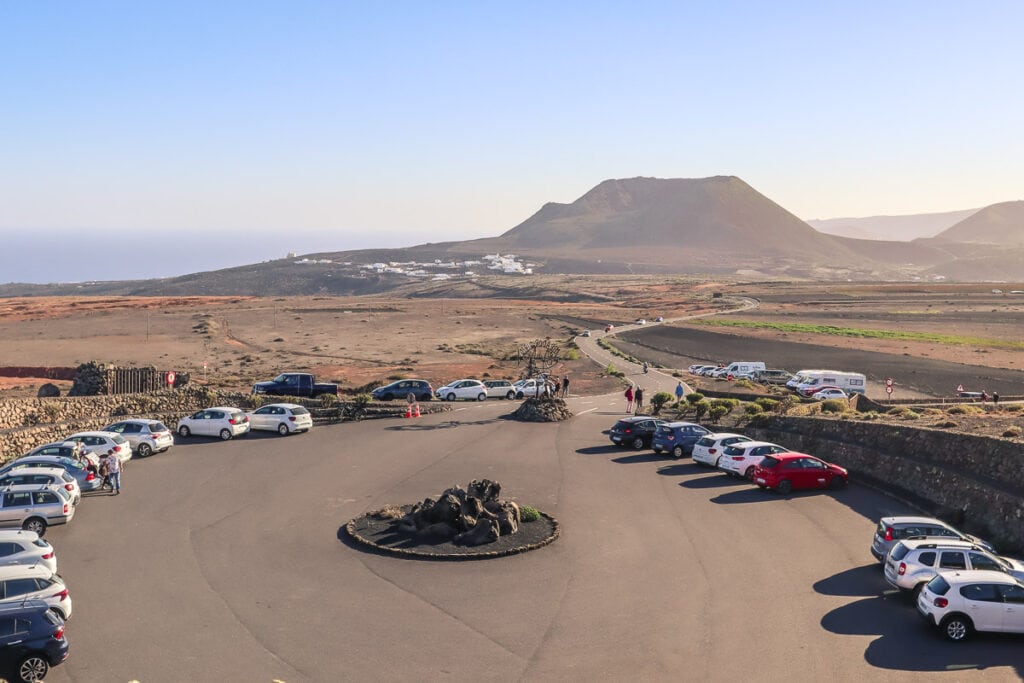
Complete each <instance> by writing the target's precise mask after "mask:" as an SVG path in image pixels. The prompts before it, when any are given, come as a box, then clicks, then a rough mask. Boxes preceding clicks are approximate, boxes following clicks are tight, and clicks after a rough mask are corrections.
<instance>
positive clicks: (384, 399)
mask: <svg viewBox="0 0 1024 683" xmlns="http://www.w3.org/2000/svg"><path fill="white" fill-rule="evenodd" d="M394 398H395V397H394V396H392V395H391V394H384V395H383V396H381V397H380V400H382V401H390V400H392V399H394Z"/></svg>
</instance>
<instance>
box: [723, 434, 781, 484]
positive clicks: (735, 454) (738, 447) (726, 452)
mask: <svg viewBox="0 0 1024 683" xmlns="http://www.w3.org/2000/svg"><path fill="white" fill-rule="evenodd" d="M788 452H789V449H788V448H785V447H783V446H780V445H778V444H776V443H769V442H767V441H745V442H743V443H734V444H731V445H728V446H726V447H725V448H724V449H722V457H721V458H720V459H719V460H718V469H720V470H722V471H723V472H725V473H727V474H731V475H733V476H734V477H744V478H746V479H750V478H752V477H753V475H754V467H756V466H757V465H760V464H761V461H762V460H764V458H765V456H766V455H774V454H776V453H788Z"/></svg>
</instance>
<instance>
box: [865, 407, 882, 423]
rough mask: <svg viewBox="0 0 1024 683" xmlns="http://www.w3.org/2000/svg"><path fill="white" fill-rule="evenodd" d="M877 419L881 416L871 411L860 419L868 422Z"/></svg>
mask: <svg viewBox="0 0 1024 683" xmlns="http://www.w3.org/2000/svg"><path fill="white" fill-rule="evenodd" d="M879 417H881V416H880V415H879V414H878V413H877V412H875V411H874V410H872V411H870V412H867V413H863V414H861V416H860V419H862V420H867V421H869V422H870V421H871V420H877V419H878V418H879Z"/></svg>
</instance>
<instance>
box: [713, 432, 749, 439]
mask: <svg viewBox="0 0 1024 683" xmlns="http://www.w3.org/2000/svg"><path fill="white" fill-rule="evenodd" d="M731 436H743V435H742V434H734V433H732V432H712V433H711V434H705V435H704V438H705V439H714V440H715V441H720V440H721V439H728V438H729V437H731ZM743 438H744V439H748V438H750V437H747V436H743Z"/></svg>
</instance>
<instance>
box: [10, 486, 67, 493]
mask: <svg viewBox="0 0 1024 683" xmlns="http://www.w3.org/2000/svg"><path fill="white" fill-rule="evenodd" d="M56 487H57V485H56V484H8V485H6V486H4V487H3V489H0V490H3V491H4V492H7V491H13V492H15V493H19V492H21V491H53V490H55V488H56Z"/></svg>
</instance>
